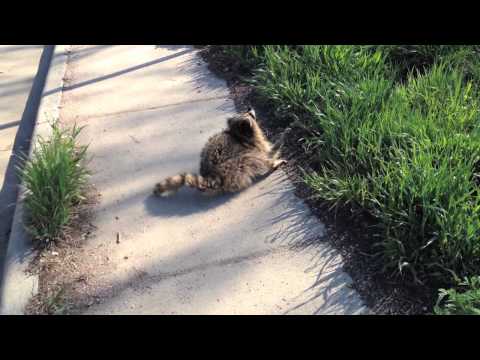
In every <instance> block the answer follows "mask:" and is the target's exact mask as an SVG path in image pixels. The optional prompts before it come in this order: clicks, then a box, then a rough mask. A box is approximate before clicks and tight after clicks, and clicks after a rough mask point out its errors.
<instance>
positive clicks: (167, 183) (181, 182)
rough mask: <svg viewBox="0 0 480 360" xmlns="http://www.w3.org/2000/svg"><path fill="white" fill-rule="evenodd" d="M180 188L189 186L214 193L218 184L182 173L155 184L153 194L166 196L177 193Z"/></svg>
mask: <svg viewBox="0 0 480 360" xmlns="http://www.w3.org/2000/svg"><path fill="white" fill-rule="evenodd" d="M182 186H190V187H193V188H196V189H197V190H200V191H207V190H210V191H216V190H218V189H219V188H220V182H219V181H218V180H215V179H211V178H206V177H203V176H201V175H196V174H188V173H183V174H179V175H175V176H170V177H168V178H166V179H165V180H163V181H161V182H159V183H157V184H156V185H155V189H154V190H153V193H154V194H155V195H156V196H168V195H172V194H174V193H175V192H177V190H178V189H180V188H181V187H182Z"/></svg>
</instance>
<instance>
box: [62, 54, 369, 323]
mask: <svg viewBox="0 0 480 360" xmlns="http://www.w3.org/2000/svg"><path fill="white" fill-rule="evenodd" d="M71 50H72V52H71V54H70V59H69V63H68V67H67V72H66V77H65V78H66V80H65V81H66V84H65V87H64V93H63V97H62V99H63V102H62V109H61V115H60V116H61V119H62V121H63V122H66V123H69V124H73V123H74V122H76V123H78V124H79V125H87V127H86V128H85V129H84V132H83V134H82V141H83V142H85V143H90V147H89V151H90V154H91V155H92V156H93V160H92V162H91V164H90V167H91V169H92V170H93V172H94V175H93V179H92V182H93V183H94V184H95V185H96V187H97V189H98V190H99V191H100V193H101V195H102V196H101V201H100V204H99V205H98V206H97V207H96V210H95V215H96V217H95V222H94V225H95V226H96V227H97V228H98V230H97V231H96V233H95V236H94V238H91V239H89V240H88V241H87V242H86V245H85V247H84V249H83V254H84V256H83V257H82V259H81V263H80V264H79V267H80V268H82V269H89V274H88V277H87V278H88V282H90V283H91V284H96V294H95V295H96V298H97V299H100V303H98V304H95V305H93V306H91V307H89V308H88V310H85V309H79V311H80V312H81V313H85V314H360V313H365V312H366V311H367V309H366V308H365V307H364V306H363V304H362V302H361V301H360V299H359V296H358V294H357V293H356V292H354V291H353V290H352V289H350V288H349V286H348V285H349V283H350V282H351V279H350V278H349V276H348V275H347V274H345V273H344V272H343V271H342V260H341V257H340V255H339V254H338V253H337V252H336V251H334V250H333V249H332V248H331V247H330V246H329V245H328V244H327V243H326V242H325V241H322V239H321V238H322V236H323V233H324V228H323V225H322V224H321V223H320V222H319V221H318V220H317V219H316V218H315V217H314V216H312V215H310V213H309V210H308V208H307V207H306V206H305V205H304V204H303V202H302V201H301V200H299V199H298V198H296V197H295V195H294V192H293V188H292V185H291V184H290V183H289V181H288V179H287V178H286V176H285V175H284V173H283V172H282V171H277V172H276V173H274V174H273V175H271V176H270V177H268V178H266V179H264V180H262V181H260V182H258V183H256V184H255V185H254V186H252V187H251V188H249V189H247V190H246V191H244V192H242V193H240V194H237V195H233V196H220V197H213V198H211V197H205V196H203V195H201V194H200V193H198V192H196V191H194V190H191V189H182V190H181V191H180V192H179V193H178V194H177V195H175V196H173V197H169V198H160V199H159V198H154V197H153V196H152V195H151V193H152V189H153V186H154V184H155V182H156V181H158V180H160V179H162V178H164V177H166V176H169V175H174V174H177V173H179V172H182V171H197V170H198V165H199V154H200V150H201V148H202V146H203V145H204V144H205V142H206V140H207V139H208V138H209V136H211V135H212V134H214V133H216V132H218V131H220V130H221V129H222V128H223V127H224V126H225V124H226V118H227V117H228V116H229V115H232V114H233V113H234V112H235V109H234V107H233V102H232V101H231V100H230V99H229V97H228V89H227V87H226V84H225V83H224V81H223V80H220V79H218V78H216V77H215V76H213V75H212V74H211V73H209V71H208V70H207V67H206V65H205V64H204V63H203V62H202V60H201V59H200V58H199V56H198V55H197V54H196V50H194V49H193V48H192V47H189V46H73V47H72V48H71ZM57 90H58V91H60V89H57ZM54 91H55V90H54ZM117 233H118V234H119V235H120V241H119V242H117Z"/></svg>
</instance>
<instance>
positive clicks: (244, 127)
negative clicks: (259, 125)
mask: <svg viewBox="0 0 480 360" xmlns="http://www.w3.org/2000/svg"><path fill="white" fill-rule="evenodd" d="M227 124H228V131H229V133H230V134H232V135H233V136H235V137H237V138H239V139H241V140H245V141H248V140H250V139H251V138H252V137H253V128H252V123H251V119H249V118H248V117H247V116H242V117H233V118H230V119H228V121H227Z"/></svg>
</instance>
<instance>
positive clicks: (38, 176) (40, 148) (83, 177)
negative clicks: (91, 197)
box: [18, 121, 89, 244]
mask: <svg viewBox="0 0 480 360" xmlns="http://www.w3.org/2000/svg"><path fill="white" fill-rule="evenodd" d="M50 126H51V130H52V131H51V135H50V137H49V138H48V139H45V138H43V137H41V136H39V137H38V140H37V144H36V146H35V148H34V149H33V151H32V154H31V157H30V159H28V158H27V157H26V156H25V155H23V156H22V158H23V160H24V166H23V167H21V168H18V170H19V172H20V176H21V179H22V181H23V184H24V187H25V200H24V204H25V209H26V228H27V230H28V232H29V233H30V234H31V235H32V236H33V238H34V240H36V241H39V242H41V243H42V244H47V243H49V242H51V241H56V240H58V239H59V238H61V236H62V234H63V232H64V230H65V229H66V228H68V226H69V224H70V221H71V219H72V216H73V214H74V213H75V207H76V206H77V205H78V204H79V203H80V202H81V201H82V200H84V199H85V197H84V192H85V186H86V184H87V178H88V175H89V173H88V170H87V169H86V167H85V165H86V164H85V160H86V151H87V146H83V145H79V144H77V140H78V135H79V134H80V132H81V131H82V129H83V127H77V125H74V126H73V127H71V128H68V127H63V128H62V127H61V126H60V124H59V123H58V121H54V122H51V123H50Z"/></svg>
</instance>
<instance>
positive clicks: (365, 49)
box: [224, 45, 480, 296]
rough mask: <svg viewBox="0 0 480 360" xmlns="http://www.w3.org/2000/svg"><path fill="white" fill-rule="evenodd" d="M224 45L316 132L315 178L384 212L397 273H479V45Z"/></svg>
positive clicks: (329, 192)
mask: <svg viewBox="0 0 480 360" xmlns="http://www.w3.org/2000/svg"><path fill="white" fill-rule="evenodd" d="M224 48H229V49H227V50H225V49H224V51H225V52H226V53H228V54H230V56H232V57H236V60H237V61H242V59H247V60H245V63H246V66H248V67H253V68H252V70H253V72H254V75H253V77H252V78H251V79H250V81H252V83H253V84H254V85H255V88H256V92H257V96H258V99H259V100H260V101H261V102H263V103H264V104H265V105H268V107H269V108H271V109H274V110H273V115H274V116H275V118H276V119H277V120H278V121H279V122H281V123H282V124H287V123H289V122H291V121H293V120H296V121H297V122H300V123H302V124H303V126H306V127H309V128H310V129H312V130H315V131H314V132H312V133H313V134H316V135H311V136H310V138H308V139H307V146H306V147H305V149H306V150H305V151H306V152H307V153H308V155H310V156H312V158H315V159H318V158H319V159H321V166H319V167H318V168H317V169H316V171H312V172H309V173H307V174H306V175H305V181H306V183H307V184H308V185H309V186H310V187H311V188H312V189H314V191H315V194H316V196H318V197H319V198H321V199H323V200H325V201H328V202H330V203H331V205H332V207H350V208H352V209H354V210H355V209H357V210H361V211H363V212H367V213H369V214H370V215H371V216H372V217H373V218H374V219H375V227H374V228H373V230H372V236H371V238H372V248H377V249H378V251H380V255H381V257H382V260H383V264H384V271H385V272H386V273H387V274H389V275H394V276H397V277H398V278H399V279H402V280H403V281H406V282H411V283H415V284H418V285H419V286H421V285H423V284H429V285H432V284H434V285H435V286H446V287H448V286H453V287H457V286H458V285H457V283H456V281H455V279H457V278H464V277H471V276H475V275H477V274H480V237H479V236H480V194H479V192H478V184H479V183H478V176H479V168H480V166H479V164H480V162H479V160H480V96H479V89H480V88H479V85H480V57H479V56H478V55H479V54H478V49H477V47H475V46H438V45H435V46H415V45H405V46H330V45H328V46H300V47H298V46H297V47H292V46H255V47H245V48H243V49H235V50H233V49H232V47H224ZM253 49H254V51H253ZM452 291H455V290H452ZM453 294H455V293H454V292H452V293H451V295H452V296H453ZM474 294H476V295H478V291H477V292H475V293H474ZM476 295H475V296H476Z"/></svg>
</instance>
